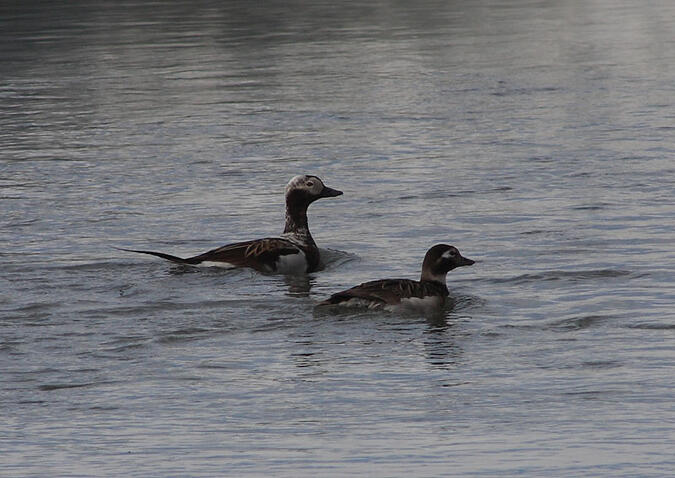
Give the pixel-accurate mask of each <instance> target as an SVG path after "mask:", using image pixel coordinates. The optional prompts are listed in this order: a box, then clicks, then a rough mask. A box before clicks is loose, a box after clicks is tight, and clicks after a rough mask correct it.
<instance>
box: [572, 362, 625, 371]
mask: <svg viewBox="0 0 675 478" xmlns="http://www.w3.org/2000/svg"><path fill="white" fill-rule="evenodd" d="M621 366H623V363H622V362H619V361H617V360H589V361H586V362H582V363H581V367H583V368H590V369H599V370H602V369H609V368H617V367H621Z"/></svg>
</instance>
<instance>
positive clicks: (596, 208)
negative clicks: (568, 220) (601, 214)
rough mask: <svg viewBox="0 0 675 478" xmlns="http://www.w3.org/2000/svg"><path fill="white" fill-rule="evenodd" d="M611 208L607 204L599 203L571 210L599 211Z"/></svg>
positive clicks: (574, 207) (575, 207)
mask: <svg viewBox="0 0 675 478" xmlns="http://www.w3.org/2000/svg"><path fill="white" fill-rule="evenodd" d="M611 206H613V205H612V204H608V203H599V204H588V205H584V206H573V207H572V208H571V209H572V210H574V211H601V210H603V209H607V208H609V207H611Z"/></svg>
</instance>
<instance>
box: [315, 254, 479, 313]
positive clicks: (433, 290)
mask: <svg viewBox="0 0 675 478" xmlns="http://www.w3.org/2000/svg"><path fill="white" fill-rule="evenodd" d="M474 263H475V261H473V260H471V259H468V258H466V257H464V256H462V255H461V254H460V252H459V250H457V248H456V247H454V246H450V245H448V244H436V245H434V246H433V247H431V248H430V249H429V250H428V251H427V253H426V254H425V256H424V261H423V263H422V274H421V277H420V280H419V281H416V280H412V279H380V280H374V281H370V282H364V283H362V284H359V285H357V286H355V287H352V288H351V289H346V290H343V291H341V292H337V293H335V294H333V295H331V296H330V298H328V299H326V300H324V301H322V302H320V303H319V304H318V306H340V307H360V308H366V309H378V310H387V311H396V310H402V309H412V310H419V309H422V310H425V311H433V310H439V309H441V308H442V307H443V306H444V305H445V303H446V301H447V298H448V296H449V292H448V286H447V285H446V282H445V279H446V275H447V273H448V272H449V271H451V270H453V269H456V268H457V267H463V266H470V265H473V264H474Z"/></svg>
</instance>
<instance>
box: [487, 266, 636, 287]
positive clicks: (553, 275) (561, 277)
mask: <svg viewBox="0 0 675 478" xmlns="http://www.w3.org/2000/svg"><path fill="white" fill-rule="evenodd" d="M631 274H633V272H632V271H626V270H621V269H595V270H580V271H562V270H553V271H544V272H538V273H529V274H521V275H517V276H513V277H501V278H492V279H479V280H485V281H489V282H491V283H494V284H526V283H529V282H542V281H571V282H576V281H587V280H597V279H608V278H615V277H625V276H628V275H631Z"/></svg>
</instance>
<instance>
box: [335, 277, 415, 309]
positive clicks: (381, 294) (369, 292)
mask: <svg viewBox="0 0 675 478" xmlns="http://www.w3.org/2000/svg"><path fill="white" fill-rule="evenodd" d="M424 289H425V287H422V284H420V282H418V281H414V280H410V279H381V280H374V281H370V282H364V283H363V284H359V285H357V286H356V287H352V288H351V289H347V290H343V291H342V292H338V293H336V294H333V295H332V296H331V297H330V298H329V299H327V300H326V301H324V304H339V303H341V302H346V301H348V300H350V299H364V300H367V301H372V302H376V303H381V304H382V305H396V304H399V303H400V302H401V299H405V298H408V297H424V295H428V294H425V290H424Z"/></svg>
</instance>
